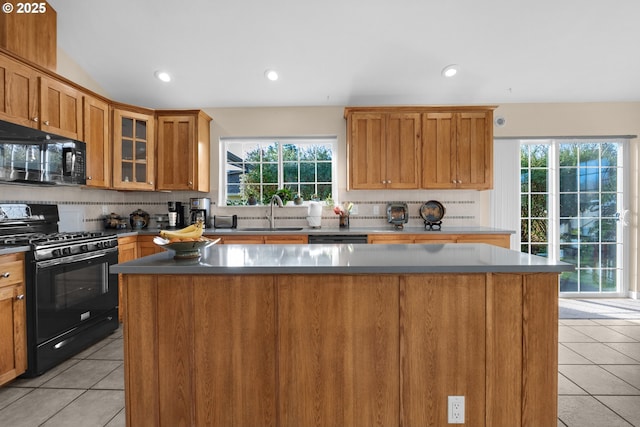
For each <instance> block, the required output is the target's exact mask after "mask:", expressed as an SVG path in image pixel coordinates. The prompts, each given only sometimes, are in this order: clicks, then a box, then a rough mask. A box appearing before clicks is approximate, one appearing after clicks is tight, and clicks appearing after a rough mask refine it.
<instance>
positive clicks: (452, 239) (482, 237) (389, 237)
mask: <svg viewBox="0 0 640 427" xmlns="http://www.w3.org/2000/svg"><path fill="white" fill-rule="evenodd" d="M368 243H373V244H395V243H399V244H409V243H418V244H420V243H422V244H443V243H486V244H489V245H494V246H500V247H503V248H506V249H509V247H510V244H511V237H510V235H509V234H439V233H438V234H370V235H369V238H368Z"/></svg>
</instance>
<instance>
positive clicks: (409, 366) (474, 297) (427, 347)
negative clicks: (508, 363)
mask: <svg viewBox="0 0 640 427" xmlns="http://www.w3.org/2000/svg"><path fill="white" fill-rule="evenodd" d="M400 307H401V308H400V327H401V333H400V363H401V365H400V384H401V393H400V395H401V411H400V416H401V419H400V424H401V425H402V426H407V427H408V426H422V427H426V426H434V427H440V426H444V425H447V424H448V422H447V421H448V420H447V396H465V425H466V426H484V425H485V423H484V422H485V275H484V274H456V275H455V276H453V275H450V274H428V275H409V276H403V277H402V278H401V282H400Z"/></svg>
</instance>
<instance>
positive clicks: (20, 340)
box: [0, 253, 27, 385]
mask: <svg viewBox="0 0 640 427" xmlns="http://www.w3.org/2000/svg"><path fill="white" fill-rule="evenodd" d="M24 287H25V283H24V255H23V254H22V253H20V254H10V255H2V256H0V385H2V384H5V383H7V382H9V381H11V380H13V379H15V378H17V377H18V376H19V375H21V374H23V373H24V372H25V371H26V369H27V346H26V345H27V344H26V342H27V341H26V334H27V331H26V317H25V316H26V313H25V304H26V300H25V289H24Z"/></svg>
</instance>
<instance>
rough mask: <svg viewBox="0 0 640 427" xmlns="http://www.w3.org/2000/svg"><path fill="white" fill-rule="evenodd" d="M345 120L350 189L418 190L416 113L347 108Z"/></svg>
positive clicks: (418, 167) (417, 114) (418, 136)
mask: <svg viewBox="0 0 640 427" xmlns="http://www.w3.org/2000/svg"><path fill="white" fill-rule="evenodd" d="M365 110H366V109H365ZM345 117H346V119H347V134H348V136H347V156H348V168H349V173H348V175H349V184H348V185H349V188H350V189H353V190H363V189H367V190H372V189H411V188H419V185H420V144H421V142H420V141H421V138H420V132H421V127H420V114H419V113H413V112H389V111H357V110H353V111H352V110H351V109H346V110H345Z"/></svg>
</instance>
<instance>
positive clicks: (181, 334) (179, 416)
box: [156, 276, 195, 426]
mask: <svg viewBox="0 0 640 427" xmlns="http://www.w3.org/2000/svg"><path fill="white" fill-rule="evenodd" d="M157 298H158V299H157V301H158V306H157V309H156V313H157V316H158V341H157V343H158V344H157V346H158V369H159V374H158V397H157V398H158V400H159V402H160V405H159V408H160V420H161V423H162V425H166V426H188V425H193V419H194V413H193V411H194V408H193V401H194V400H195V396H194V390H193V388H194V384H195V378H194V376H195V375H194V374H195V363H194V360H193V353H192V352H190V351H175V349H187V348H193V347H194V333H195V331H194V327H195V319H194V317H193V299H194V295H193V287H192V285H191V278H190V277H189V276H171V281H170V282H167V281H163V282H160V283H158V284H157ZM168 369H170V372H171V375H166V372H168V371H167V370H168ZM167 402H171V404H170V405H169V404H167Z"/></svg>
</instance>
